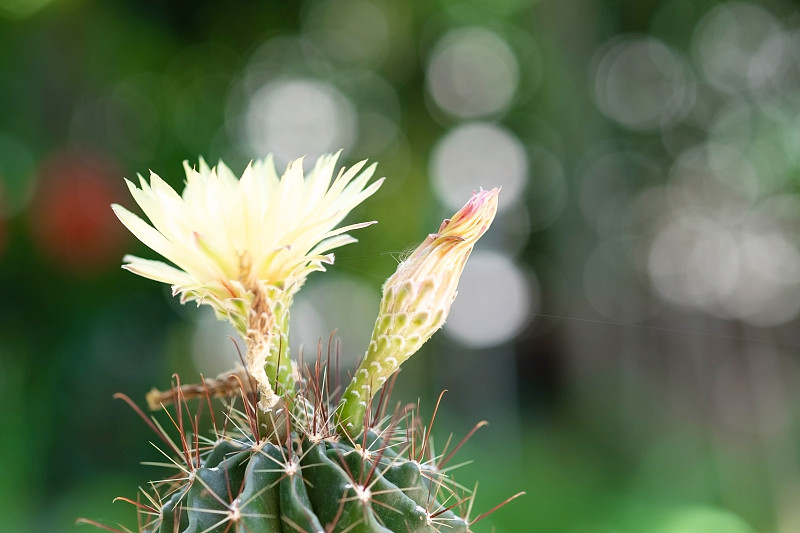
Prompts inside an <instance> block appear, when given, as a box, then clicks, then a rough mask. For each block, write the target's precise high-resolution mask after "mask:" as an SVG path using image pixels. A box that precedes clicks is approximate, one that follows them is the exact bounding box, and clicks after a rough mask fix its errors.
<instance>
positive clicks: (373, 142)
mask: <svg viewBox="0 0 800 533" xmlns="http://www.w3.org/2000/svg"><path fill="white" fill-rule="evenodd" d="M799 119H800V6H798V5H797V4H796V3H793V2H789V1H788V0H783V1H782V0H774V1H764V2H745V1H741V2H717V1H712V0H662V1H658V0H569V1H559V0H538V1H535V0H492V1H483V0H404V1H392V0H307V1H303V2H291V1H271V2H256V1H245V0H230V1H226V2H219V1H207V0H191V1H189V0H172V1H170V2H161V1H158V0H106V1H94V2H91V1H88V0H0V401H1V402H2V422H3V426H2V429H0V465H2V468H1V469H0V517H2V519H0V531H8V532H18V531H44V532H62V531H73V530H74V528H75V526H74V525H73V523H74V520H75V518H77V517H79V516H87V517H91V518H99V519H107V520H109V521H110V522H114V521H118V522H121V523H123V524H126V525H127V526H129V527H135V518H134V511H133V509H132V508H130V506H128V505H127V504H124V503H115V504H112V503H111V500H112V498H113V497H114V496H118V495H121V496H128V497H134V496H135V493H136V487H137V486H139V485H143V484H144V483H145V482H146V481H147V480H148V479H150V478H152V477H157V476H159V475H161V472H160V471H158V470H156V469H154V468H152V467H146V466H142V465H140V464H139V461H143V460H151V461H152V460H156V459H158V457H159V456H158V453H157V452H156V451H155V450H154V449H153V448H152V447H151V446H150V444H148V440H150V439H151V436H150V435H149V433H148V430H147V428H146V427H145V426H144V424H142V423H141V422H140V421H139V420H138V419H137V418H136V417H135V415H134V414H133V413H132V412H131V411H130V409H128V408H127V407H126V406H125V405H124V404H122V403H121V402H119V401H114V400H112V399H111V395H112V393H114V392H116V391H122V392H125V393H127V394H129V395H130V396H132V397H133V398H136V399H137V400H140V401H141V400H142V399H143V395H144V393H145V392H146V391H147V390H149V388H150V387H152V386H159V387H162V388H164V387H168V386H169V382H170V375H171V374H172V373H173V372H175V371H180V372H181V373H182V374H183V376H184V379H187V377H191V376H196V375H197V372H204V373H205V374H206V375H213V374H215V373H217V372H219V371H221V370H223V369H225V368H226V367H227V366H228V365H229V364H230V361H232V360H233V359H234V358H235V357H236V350H235V347H234V346H233V344H232V342H231V341H230V340H229V339H227V337H226V336H227V335H228V334H229V331H228V330H226V328H225V326H224V324H222V323H218V322H216V321H215V320H214V318H213V316H210V315H209V313H208V312H205V310H203V309H195V308H194V307H193V306H192V307H189V308H182V307H181V306H180V305H179V304H177V302H175V301H174V300H172V299H171V298H170V297H169V290H168V288H166V287H161V286H159V285H158V284H156V283H154V282H150V281H148V280H144V279H140V278H137V277H136V276H133V275H132V274H129V273H127V272H124V271H122V270H121V269H120V268H119V265H120V263H121V257H122V255H123V254H124V253H126V252H134V253H136V254H137V255H144V256H146V257H155V255H154V254H153V253H152V252H150V251H149V250H146V249H145V248H144V247H143V246H142V245H141V244H140V243H138V242H136V241H135V239H133V238H132V236H131V235H128V234H127V233H126V232H125V231H124V230H123V228H122V226H121V224H119V223H118V222H117V221H116V220H115V219H114V217H113V215H112V213H111V211H110V209H109V207H108V206H109V204H110V203H112V202H120V203H122V204H123V205H126V206H128V207H133V205H134V204H133V202H132V200H131V199H130V198H129V196H128V194H127V192H126V191H125V190H124V185H123V182H122V177H123V176H127V177H133V176H135V174H136V173H137V172H142V173H146V172H147V171H148V170H149V169H152V170H154V171H156V172H157V173H159V174H160V175H161V176H162V177H163V178H164V179H165V180H167V181H168V182H169V183H171V184H172V185H173V186H175V187H177V188H180V187H181V182H182V180H183V172H182V168H181V162H182V161H183V160H185V159H188V160H189V161H191V162H196V161H197V158H198V156H200V155H202V156H204V157H205V158H206V159H207V160H209V161H211V162H216V161H217V160H219V159H220V158H222V159H224V160H225V161H226V162H227V163H228V164H229V166H231V167H232V168H233V169H234V170H235V171H236V172H237V173H238V172H241V171H242V170H243V169H244V167H245V165H246V164H247V162H248V161H249V160H251V159H252V158H255V157H262V156H264V155H266V154H267V153H269V152H272V153H274V154H275V157H276V160H277V161H278V162H279V165H284V164H285V163H286V162H287V161H288V160H289V159H292V158H294V157H296V156H299V155H303V154H307V155H308V156H309V158H310V159H313V158H314V157H315V156H316V155H318V154H320V153H323V152H327V151H335V150H338V149H340V148H341V149H343V154H342V159H341V161H342V162H343V163H346V164H352V163H353V162H356V161H358V160H360V159H363V158H370V159H371V160H376V161H378V162H379V163H380V166H379V173H380V175H384V176H387V178H388V179H387V181H386V183H385V185H384V186H383V188H382V189H381V190H380V191H379V192H378V193H377V194H376V195H375V197H373V198H372V199H370V200H369V201H368V202H367V203H366V204H365V205H364V206H363V207H362V208H360V209H359V210H358V212H357V213H356V214H354V215H353V220H355V219H359V220H365V219H373V218H374V219H377V220H379V222H380V223H379V224H378V225H377V226H373V227H370V228H368V229H365V230H361V231H359V234H358V237H359V238H360V240H361V242H360V243H358V244H355V245H351V246H349V247H346V248H344V249H342V250H340V251H339V252H338V253H337V262H336V265H335V266H334V267H332V268H331V269H330V270H329V272H327V273H325V274H321V273H318V274H315V275H314V276H313V277H312V279H311V280H310V281H309V283H308V285H307V287H306V288H304V290H303V291H302V292H301V293H300V295H299V297H298V301H297V302H296V305H295V307H294V311H293V325H292V328H293V330H292V331H293V335H294V337H293V339H292V343H293V345H294V350H295V353H297V352H298V351H299V350H300V349H301V347H302V346H305V347H308V346H311V347H315V346H316V344H317V339H318V338H320V337H321V338H325V339H327V337H328V335H329V333H330V331H331V330H333V329H334V328H338V336H339V338H340V339H341V342H342V357H343V360H345V361H350V363H351V364H352V362H353V361H355V359H356V358H357V357H358V356H359V355H360V354H361V353H363V349H364V347H365V345H366V342H367V338H368V336H369V333H370V330H371V327H372V323H373V320H374V315H375V313H376V310H377V303H378V299H379V297H380V286H381V283H382V281H383V280H384V279H385V278H386V277H387V276H388V275H389V274H390V273H391V272H392V271H393V270H394V268H395V266H396V264H397V262H398V260H399V259H398V258H400V257H402V254H403V253H404V252H405V251H407V250H408V249H409V247H412V246H414V245H415V244H416V243H417V242H419V241H420V240H421V239H422V238H423V237H424V236H425V235H426V234H427V233H428V232H430V231H433V230H434V229H435V228H436V227H438V224H439V222H440V221H441V219H442V218H444V217H445V216H447V215H448V214H451V213H452V212H453V211H454V210H455V209H456V208H457V207H458V206H459V205H461V204H462V203H463V202H464V201H465V200H466V199H467V197H468V196H469V194H470V192H471V191H472V190H473V189H474V188H476V187H478V186H483V187H487V188H488V187H493V186H502V187H503V191H502V199H501V205H500V212H499V214H498V216H497V219H496V221H495V223H494V226H493V227H492V229H491V231H490V232H489V233H488V234H487V235H486V237H485V238H484V240H483V241H481V243H480V244H479V246H478V247H477V248H476V250H475V252H474V254H473V257H472V259H471V261H470V263H469V264H468V266H467V269H466V271H465V273H464V277H463V280H462V284H461V290H460V294H459V297H458V299H457V301H456V303H455V305H454V307H453V311H452V315H451V317H450V319H449V321H448V323H447V325H446V326H445V328H444V332H443V333H440V334H439V335H437V336H436V337H435V338H434V339H433V340H432V341H430V342H429V343H428V345H426V347H425V349H424V350H423V352H422V353H420V354H419V355H418V356H417V357H416V358H414V359H412V360H411V361H410V362H409V363H408V364H407V368H404V370H403V372H402V373H401V375H400V378H399V380H398V386H397V390H396V396H395V398H396V399H401V398H402V399H403V400H404V401H409V400H413V399H415V398H421V401H422V405H423V411H424V412H425V413H430V411H431V408H432V405H433V403H434V401H435V398H436V397H437V395H438V393H439V391H440V390H441V389H443V388H447V389H449V391H450V392H449V393H448V394H446V395H445V398H444V400H443V404H442V410H441V411H440V415H439V418H438V421H437V426H436V433H435V435H436V436H437V437H438V438H439V440H440V441H444V439H445V438H446V437H447V435H448V434H449V432H451V431H452V432H454V433H455V434H456V435H457V436H460V435H463V434H465V433H466V432H467V431H468V430H469V429H470V428H471V427H472V426H473V425H474V424H475V423H476V422H478V421H479V420H483V419H486V420H489V421H490V422H491V425H490V426H489V427H488V428H484V429H483V430H481V431H480V432H478V434H476V435H475V437H474V438H473V439H472V440H471V441H470V443H469V444H468V445H467V446H466V447H465V448H464V451H463V452H462V453H461V454H460V456H461V458H462V459H474V461H475V462H474V463H473V464H471V465H468V466H465V467H463V470H462V472H461V473H460V474H459V479H460V480H461V481H462V483H463V484H465V485H467V486H472V485H473V484H474V482H475V481H476V480H480V486H479V490H478V498H477V503H476V509H477V510H479V511H483V510H487V509H490V508H491V507H492V506H494V505H495V504H496V503H498V502H500V501H502V500H503V499H505V498H506V497H507V496H510V495H511V494H514V493H516V492H517V491H520V490H525V491H527V496H525V497H524V498H522V499H520V500H517V501H515V502H513V503H511V504H510V505H509V506H508V507H506V508H505V509H503V510H501V511H500V512H497V513H495V514H494V515H492V516H490V517H488V518H486V519H485V520H483V521H481V522H479V523H478V524H476V526H475V529H476V530H477V531H487V532H488V531H496V532H498V533H500V532H542V533H553V532H555V533H560V532H564V533H755V532H764V533H767V532H776V533H796V532H797V531H800V506H799V505H798V501H799V499H800V328H798V325H799V324H798V313H799V312H800V196H798V194H800V122H799V121H798V120H799ZM312 352H313V350H312ZM83 529H90V528H88V527H87V526H83Z"/></svg>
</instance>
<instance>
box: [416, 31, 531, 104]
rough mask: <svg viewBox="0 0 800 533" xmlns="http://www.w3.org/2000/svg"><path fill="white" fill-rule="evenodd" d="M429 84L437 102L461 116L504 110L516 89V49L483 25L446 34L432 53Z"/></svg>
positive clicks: (517, 82) (517, 77)
mask: <svg viewBox="0 0 800 533" xmlns="http://www.w3.org/2000/svg"><path fill="white" fill-rule="evenodd" d="M426 84H427V89H428V91H429V93H430V95H431V96H432V98H433V101H434V102H435V103H436V105H437V106H438V107H439V108H440V109H443V110H444V111H446V112H448V113H450V114H451V115H454V116H457V117H460V118H471V117H478V116H485V115H489V114H494V113H499V112H502V111H504V110H505V109H506V108H507V107H508V106H509V104H510V103H511V101H512V99H513V98H514V93H515V92H516V90H517V85H518V84H519V67H518V66H517V60H516V58H515V56H514V52H513V51H512V50H511V48H510V47H509V46H508V44H506V42H505V41H504V40H503V39H502V38H500V37H499V36H498V35H497V34H495V33H493V32H491V31H489V30H487V29H485V28H480V27H471V28H461V29H457V30H453V31H451V32H450V33H448V34H446V35H445V36H444V37H442V39H441V40H440V41H439V42H438V43H437V44H436V46H435V47H434V49H433V52H432V53H431V57H430V61H429V62H428V67H427V72H426Z"/></svg>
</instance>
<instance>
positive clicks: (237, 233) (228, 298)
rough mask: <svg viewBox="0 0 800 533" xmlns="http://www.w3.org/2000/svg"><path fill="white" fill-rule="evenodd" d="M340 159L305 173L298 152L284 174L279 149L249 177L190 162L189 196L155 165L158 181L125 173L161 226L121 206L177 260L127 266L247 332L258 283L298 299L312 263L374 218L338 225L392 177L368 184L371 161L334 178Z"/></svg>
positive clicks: (131, 261)
mask: <svg viewBox="0 0 800 533" xmlns="http://www.w3.org/2000/svg"><path fill="white" fill-rule="evenodd" d="M337 158H338V154H334V155H324V156H322V157H320V158H319V159H318V160H317V162H316V164H315V166H314V168H313V170H312V171H311V172H310V173H309V174H308V175H307V176H305V177H304V176H303V165H302V159H298V160H295V161H293V162H291V163H290V164H289V165H288V167H287V169H286V172H285V173H284V174H283V176H282V177H280V178H279V177H278V175H277V173H276V172H275V166H274V164H273V161H272V158H271V157H267V158H266V159H264V160H260V161H256V162H254V163H252V164H251V165H250V166H248V167H247V169H246V170H245V171H244V174H243V175H242V177H241V179H237V178H236V176H234V174H233V173H232V172H231V170H230V169H229V168H228V167H227V166H225V164H224V163H222V162H220V164H219V166H217V167H215V168H209V166H208V165H207V164H206V162H205V161H204V160H203V159H200V164H199V168H198V169H193V168H191V167H190V166H189V165H188V163H186V162H184V168H185V170H186V188H185V189H184V191H183V194H182V195H179V194H178V193H176V192H175V191H174V190H173V189H172V187H170V186H169V185H168V184H167V183H165V182H164V181H163V180H162V179H161V178H159V177H158V176H157V175H156V174H153V173H151V175H150V183H149V184H148V183H147V181H145V179H144V178H143V177H142V176H139V187H136V186H135V185H134V184H133V183H131V182H129V181H127V180H126V181H127V183H128V188H129V189H130V191H131V194H132V195H133V197H134V199H135V200H136V202H137V203H138V204H139V206H140V207H141V208H142V210H143V211H144V213H145V215H147V217H148V218H149V219H150V221H151V222H152V226H150V225H148V224H147V223H146V222H145V221H144V220H142V219H141V218H139V217H138V216H137V215H135V214H133V213H131V212H130V211H128V210H127V209H125V208H124V207H122V206H119V205H114V206H112V208H113V209H114V212H115V213H116V215H117V216H118V217H119V219H120V220H121V221H122V223H123V224H124V225H125V226H126V227H127V228H128V229H129V230H130V231H131V232H132V233H133V234H134V235H135V236H136V237H137V238H139V240H141V241H142V242H143V243H145V244H146V245H147V246H149V247H150V248H152V249H153V250H154V251H156V252H158V253H159V254H160V255H162V256H163V257H164V258H166V259H167V260H169V261H170V262H171V263H172V265H169V264H167V263H164V262H161V261H153V260H149V259H143V258H140V257H134V256H130V255H129V256H126V257H125V259H124V261H125V262H126V264H125V265H124V268H126V269H128V270H130V271H131V272H134V273H136V274H139V275H140V276H144V277H146V278H150V279H153V280H156V281H160V282H163V283H168V284H170V285H172V290H173V294H179V295H180V296H181V302H182V303H183V302H186V301H197V302H198V304H201V303H203V304H208V305H210V306H212V307H213V308H214V310H215V311H216V313H217V315H218V316H219V317H220V318H227V319H229V320H230V321H231V322H232V323H233V324H234V326H235V327H236V328H237V329H238V330H239V332H240V333H242V335H243V336H246V334H247V329H248V312H249V310H250V305H251V302H252V300H253V297H254V295H255V293H256V292H258V291H259V290H270V289H277V290H279V291H281V292H282V293H283V299H284V300H285V301H286V302H289V301H291V296H292V295H293V294H294V293H295V292H296V291H297V290H298V289H299V288H300V287H301V286H302V285H303V283H304V281H305V279H306V276H308V274H309V273H310V272H312V271H315V270H325V267H324V265H325V264H331V263H333V254H332V253H330V252H331V250H333V249H334V248H337V247H339V246H343V245H345V244H348V243H351V242H354V241H355V239H354V238H353V237H351V236H350V235H347V234H346V232H348V231H350V230H353V229H357V228H362V227H365V226H368V225H370V224H373V223H374V222H362V223H358V224H351V225H348V226H344V227H339V228H337V226H338V225H339V224H340V223H341V222H342V220H343V219H344V218H345V216H346V215H347V214H348V213H349V212H350V211H351V210H352V209H353V208H354V207H356V206H357V205H358V204H360V203H361V202H362V201H364V200H365V199H366V198H368V197H369V196H371V195H372V194H373V193H374V192H375V191H376V190H377V189H378V187H380V185H381V183H382V181H383V180H382V179H381V180H378V181H375V182H373V183H372V184H370V185H369V186H367V183H368V181H369V179H370V178H371V177H372V174H373V172H374V170H375V165H374V164H373V165H371V166H369V167H367V168H366V169H364V166H365V161H362V162H360V163H358V164H356V165H355V166H353V167H352V168H350V169H349V170H348V171H347V172H345V171H344V169H342V170H341V171H340V172H339V174H338V175H337V177H336V178H335V179H333V181H332V182H331V180H332V178H333V173H334V167H335V165H336V160H337ZM362 169H364V170H363V171H362ZM173 265H174V266H173Z"/></svg>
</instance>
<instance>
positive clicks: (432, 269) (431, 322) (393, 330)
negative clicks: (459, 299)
mask: <svg viewBox="0 0 800 533" xmlns="http://www.w3.org/2000/svg"><path fill="white" fill-rule="evenodd" d="M499 192H500V189H497V188H495V189H492V190H490V191H485V190H483V189H481V190H480V191H479V192H477V193H474V194H473V195H472V198H471V199H470V200H469V201H468V202H467V204H466V205H465V206H464V207H462V208H461V209H460V210H459V211H458V212H457V213H456V214H455V215H453V217H452V218H450V219H446V220H445V221H444V222H442V225H441V227H440V228H439V231H438V232H437V233H432V234H430V235H428V237H427V238H426V239H425V240H424V241H423V242H422V244H420V245H419V247H417V249H416V250H414V252H413V253H412V254H411V255H410V256H409V257H408V258H407V259H406V260H405V261H403V262H402V263H400V265H399V266H398V267H397V271H396V272H395V273H394V274H392V276H391V277H390V278H389V279H388V280H386V283H385V284H384V286H383V298H382V299H381V305H380V311H379V313H378V318H377V320H376V321H375V328H374V329H373V332H372V339H371V340H370V344H369V348H368V349H367V353H366V355H365V356H364V359H363V360H362V361H361V364H360V366H359V368H358V370H357V371H356V374H355V376H354V377H353V380H352V381H351V382H350V385H349V386H348V387H347V390H346V391H345V393H344V395H343V397H342V402H341V403H340V405H339V408H338V409H337V415H338V417H339V418H338V422H339V427H340V429H341V430H342V431H343V432H346V433H348V434H350V435H355V434H357V433H358V432H359V431H360V429H361V424H362V423H363V420H362V418H363V416H364V413H365V411H366V408H367V404H368V402H369V401H370V400H371V399H372V397H373V396H374V395H375V393H376V392H377V391H378V390H379V389H380V388H381V386H382V385H383V384H384V383H385V382H386V380H388V379H389V377H390V376H391V375H392V374H393V373H394V372H395V371H396V370H397V369H398V368H399V367H400V365H401V364H403V362H404V361H405V360H406V359H408V358H409V357H410V356H412V355H413V354H414V353H416V352H417V351H418V350H419V349H420V347H421V346H422V345H423V344H424V343H425V342H426V341H427V340H428V339H430V338H431V336H432V335H433V334H434V333H435V332H436V331H437V330H438V329H439V328H440V327H442V325H443V324H444V322H445V320H446V319H447V315H448V313H449V312H450V306H451V305H452V303H453V300H455V297H456V292H457V291H456V289H457V287H458V280H459V278H460V277H461V273H462V272H463V270H464V265H465V264H466V262H467V258H468V257H469V255H470V253H471V252H472V248H473V247H474V246H475V243H476V242H477V241H478V239H479V238H480V237H481V236H482V235H483V234H484V233H485V232H486V230H487V229H489V226H490V225H491V223H492V220H494V216H495V213H496V212H497V197H498V194H499Z"/></svg>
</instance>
